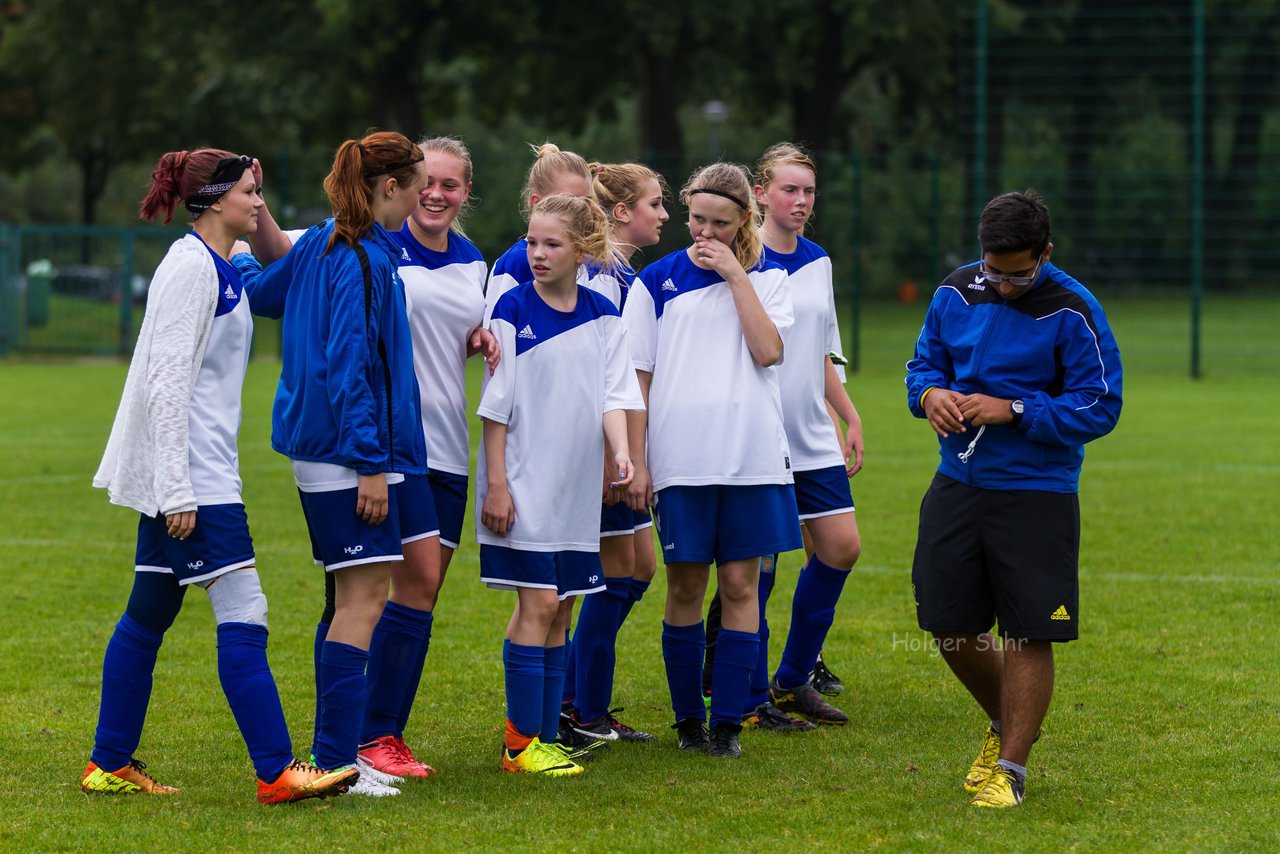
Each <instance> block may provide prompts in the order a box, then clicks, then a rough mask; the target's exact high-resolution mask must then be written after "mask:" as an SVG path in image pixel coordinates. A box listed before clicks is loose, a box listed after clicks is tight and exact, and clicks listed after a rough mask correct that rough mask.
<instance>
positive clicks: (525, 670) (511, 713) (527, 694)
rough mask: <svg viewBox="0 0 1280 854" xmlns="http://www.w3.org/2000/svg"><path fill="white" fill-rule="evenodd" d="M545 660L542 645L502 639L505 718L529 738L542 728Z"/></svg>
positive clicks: (544, 651)
mask: <svg viewBox="0 0 1280 854" xmlns="http://www.w3.org/2000/svg"><path fill="white" fill-rule="evenodd" d="M561 648H562V649H563V647H561ZM545 661H546V649H545V647H540V646H525V645H523V644H518V643H512V642H511V641H510V640H504V641H503V642H502V669H503V670H504V671H505V673H506V685H507V720H509V721H511V725H512V726H514V727H515V728H516V731H517V732H518V733H520V734H521V735H526V736H529V737H530V738H532V737H533V736H536V735H538V734H539V733H540V732H542V692H543V688H544V686H545V678H546V675H545V673H544V662H545ZM558 723H559V719H558V718H557V724H558ZM558 728H559V727H558V726H557V729H558Z"/></svg>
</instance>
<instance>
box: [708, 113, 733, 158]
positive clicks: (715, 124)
mask: <svg viewBox="0 0 1280 854" xmlns="http://www.w3.org/2000/svg"><path fill="white" fill-rule="evenodd" d="M702 117H703V118H704V119H706V120H707V150H708V152H709V153H710V155H711V159H712V160H719V159H720V127H721V125H723V124H724V120H725V119H726V118H728V117H729V105H728V104H726V103H725V102H724V101H707V102H706V103H705V104H703V105H702Z"/></svg>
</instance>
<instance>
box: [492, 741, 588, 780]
mask: <svg viewBox="0 0 1280 854" xmlns="http://www.w3.org/2000/svg"><path fill="white" fill-rule="evenodd" d="M502 770H503V771H506V772H507V773H509V774H539V775H541V776H544V777H576V776H577V775H579V774H581V773H582V766H581V765H579V764H578V763H577V762H574V761H573V760H572V759H570V758H569V757H568V756H566V755H565V752H564V751H563V750H561V749H558V748H556V747H553V746H552V745H549V744H543V743H542V741H541V740H539V739H537V738H535V739H534V740H533V741H531V742H529V746H528V747H526V748H525V749H524V750H522V751H520V753H519V755H517V756H512V755H511V751H509V750H507V749H505V748H504V749H503V751H502Z"/></svg>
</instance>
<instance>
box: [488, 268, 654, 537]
mask: <svg viewBox="0 0 1280 854" xmlns="http://www.w3.org/2000/svg"><path fill="white" fill-rule="evenodd" d="M489 329H490V330H491V331H492V332H493V334H494V335H495V336H497V338H498V342H499V343H500V344H501V345H502V362H501V363H500V364H499V365H498V369H497V371H495V372H494V375H493V377H491V378H490V380H489V383H488V385H486V386H485V390H484V394H483V395H482V396H481V399H480V408H479V410H478V414H479V415H480V416H481V417H482V418H487V419H489V420H491V421H497V422H499V423H502V424H506V425H507V442H506V465H507V487H508V489H509V490H510V492H511V500H512V503H514V504H515V511H516V521H515V524H514V525H513V526H512V527H511V529H510V531H509V532H508V534H507V535H506V536H505V537H500V536H498V535H497V534H495V533H493V532H492V531H490V530H489V529H488V528H486V527H485V526H484V525H483V524H482V523H481V522H480V511H481V508H483V507H484V501H485V497H486V496H487V495H488V465H487V461H486V459H485V448H484V442H483V440H482V441H481V444H480V458H479V462H478V463H477V466H476V541H477V542H478V543H481V544H482V545H483V544H488V545H494V546H506V547H509V548H513V549H521V550H524V551H537V552H553V551H583V552H598V551H599V550H600V485H601V480H602V477H603V474H604V473H603V470H602V461H603V460H604V427H603V423H602V416H603V415H604V413H605V412H608V411H610V410H614V409H631V410H643V409H644V399H643V398H642V397H641V394H640V384H639V383H638V382H637V380H636V372H635V370H633V369H632V367H631V360H630V357H629V352H628V348H627V343H626V333H625V330H624V328H623V325H622V318H621V316H620V315H619V314H618V310H617V308H615V307H614V306H613V304H612V303H610V302H609V301H608V300H606V299H604V298H603V297H601V296H600V295H599V294H597V293H595V292H594V291H591V290H589V289H587V288H584V287H581V286H579V287H578V303H577V305H576V306H575V307H574V309H573V311H571V312H564V311H557V310H555V309H553V308H551V307H550V306H548V305H547V304H546V303H545V302H544V301H543V300H542V297H540V296H539V295H538V291H537V289H536V288H534V286H533V285H532V284H524V285H520V286H519V287H516V288H514V289H512V290H511V291H509V292H508V293H507V294H505V295H504V296H503V297H502V299H500V300H499V301H498V303H497V305H495V306H494V311H493V318H492V320H491V321H490V323H489Z"/></svg>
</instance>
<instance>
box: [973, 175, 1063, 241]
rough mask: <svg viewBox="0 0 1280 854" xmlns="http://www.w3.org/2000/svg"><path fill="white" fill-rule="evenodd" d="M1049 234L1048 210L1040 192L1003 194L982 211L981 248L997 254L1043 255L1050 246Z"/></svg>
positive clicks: (1028, 191) (980, 222)
mask: <svg viewBox="0 0 1280 854" xmlns="http://www.w3.org/2000/svg"><path fill="white" fill-rule="evenodd" d="M1050 231H1051V229H1050V222H1049V208H1048V207H1047V206H1046V205H1045V203H1044V199H1043V198H1041V196H1040V194H1039V193H1037V192H1036V191H1035V190H1031V189H1028V190H1027V191H1026V192H1025V193H1004V194H1003V195H999V196H996V197H995V198H994V199H992V200H991V201H989V202H987V206H986V207H985V208H983V209H982V218H981V219H979V220H978V245H980V246H981V247H982V251H983V252H990V253H992V254H995V255H1005V254H1008V253H1010V252H1025V251H1028V250H1029V251H1030V252H1032V253H1033V254H1035V255H1040V254H1042V253H1043V252H1044V250H1045V247H1046V246H1048V245H1049V235H1050Z"/></svg>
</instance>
